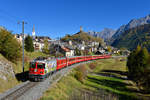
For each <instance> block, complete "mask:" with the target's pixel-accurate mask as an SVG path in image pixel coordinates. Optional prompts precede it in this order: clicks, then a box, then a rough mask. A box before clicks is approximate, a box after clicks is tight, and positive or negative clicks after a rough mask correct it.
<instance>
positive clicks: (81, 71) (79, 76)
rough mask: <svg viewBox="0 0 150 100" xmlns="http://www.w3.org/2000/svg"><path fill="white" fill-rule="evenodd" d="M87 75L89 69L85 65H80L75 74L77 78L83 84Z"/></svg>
mask: <svg viewBox="0 0 150 100" xmlns="http://www.w3.org/2000/svg"><path fill="white" fill-rule="evenodd" d="M86 75H87V68H86V66H85V65H80V66H78V67H77V68H76V72H75V78H76V79H77V80H78V81H80V82H83V80H84V79H85V77H86Z"/></svg>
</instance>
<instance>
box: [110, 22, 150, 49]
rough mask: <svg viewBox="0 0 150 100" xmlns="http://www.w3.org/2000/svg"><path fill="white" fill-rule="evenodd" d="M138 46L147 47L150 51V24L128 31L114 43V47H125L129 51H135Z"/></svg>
mask: <svg viewBox="0 0 150 100" xmlns="http://www.w3.org/2000/svg"><path fill="white" fill-rule="evenodd" d="M137 45H141V46H143V47H146V48H147V49H148V50H149V51H150V24H144V25H141V26H138V27H135V28H132V29H129V30H126V31H124V32H123V33H121V35H120V36H119V37H118V38H117V39H116V40H115V41H114V42H113V43H112V46H114V47H117V48H124V47H125V48H127V49H129V50H133V49H135V48H136V47H137Z"/></svg>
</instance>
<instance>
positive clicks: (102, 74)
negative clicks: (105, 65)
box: [96, 72, 128, 80]
mask: <svg viewBox="0 0 150 100" xmlns="http://www.w3.org/2000/svg"><path fill="white" fill-rule="evenodd" d="M96 75H99V76H106V77H113V78H117V79H122V80H128V78H127V77H126V76H125V77H122V76H118V75H114V74H112V73H107V72H100V73H97V74H96Z"/></svg>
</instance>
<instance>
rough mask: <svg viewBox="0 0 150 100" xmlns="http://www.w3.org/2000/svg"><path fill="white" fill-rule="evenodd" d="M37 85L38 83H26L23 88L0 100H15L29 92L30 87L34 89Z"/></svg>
mask: <svg viewBox="0 0 150 100" xmlns="http://www.w3.org/2000/svg"><path fill="white" fill-rule="evenodd" d="M37 84H38V82H28V83H27V84H25V85H24V86H22V87H20V88H18V89H16V90H15V91H14V92H12V93H10V94H8V95H7V96H5V97H3V98H1V100H17V99H18V98H19V97H20V96H22V95H23V94H24V93H25V92H27V91H28V90H30V89H31V88H32V87H34V86H35V85H37Z"/></svg>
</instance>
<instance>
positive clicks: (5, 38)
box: [0, 29, 21, 62]
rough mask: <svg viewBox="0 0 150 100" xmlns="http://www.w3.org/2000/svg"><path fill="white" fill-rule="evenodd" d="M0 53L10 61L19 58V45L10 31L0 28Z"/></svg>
mask: <svg viewBox="0 0 150 100" xmlns="http://www.w3.org/2000/svg"><path fill="white" fill-rule="evenodd" d="M0 53H1V54H2V55H3V56H4V57H6V58H7V59H8V60H10V61H12V62H16V61H17V60H19V59H20V58H21V46H20V44H19V43H18V41H17V40H16V39H15V38H14V36H13V35H12V34H11V32H9V31H7V30H6V29H1V30H0Z"/></svg>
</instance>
